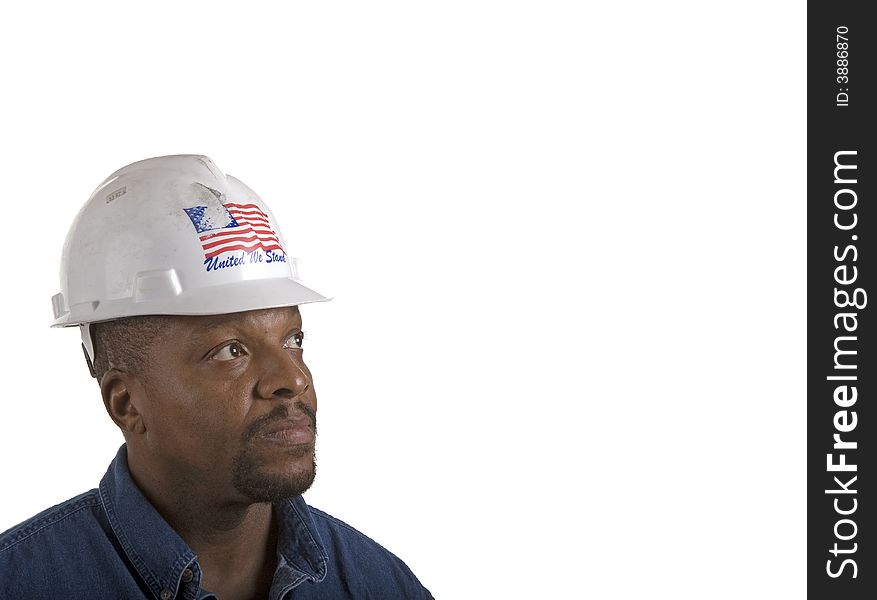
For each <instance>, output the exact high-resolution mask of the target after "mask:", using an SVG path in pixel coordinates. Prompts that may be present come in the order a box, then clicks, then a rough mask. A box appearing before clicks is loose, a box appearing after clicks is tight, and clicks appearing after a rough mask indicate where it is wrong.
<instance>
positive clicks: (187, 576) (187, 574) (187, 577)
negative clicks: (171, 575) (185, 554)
mask: <svg viewBox="0 0 877 600" xmlns="http://www.w3.org/2000/svg"><path fill="white" fill-rule="evenodd" d="M194 578H195V574H194V573H192V569H183V583H189V582H190V581H192V579H194Z"/></svg>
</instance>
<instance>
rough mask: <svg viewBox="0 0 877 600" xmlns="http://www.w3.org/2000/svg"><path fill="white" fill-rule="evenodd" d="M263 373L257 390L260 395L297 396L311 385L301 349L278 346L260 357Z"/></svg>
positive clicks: (263, 396) (266, 396) (274, 396)
mask: <svg viewBox="0 0 877 600" xmlns="http://www.w3.org/2000/svg"><path fill="white" fill-rule="evenodd" d="M259 358H260V362H261V365H260V366H261V374H260V378H259V382H258V384H257V386H256V391H257V393H258V394H259V397H261V398H266V399H272V398H295V397H297V396H300V395H302V394H304V393H305V392H307V391H308V390H309V389H310V387H311V378H310V373H309V372H308V369H307V367H306V366H305V364H304V361H303V360H302V356H301V350H288V349H284V348H278V349H276V350H274V351H272V352H264V353H263V355H262V356H260V357H259Z"/></svg>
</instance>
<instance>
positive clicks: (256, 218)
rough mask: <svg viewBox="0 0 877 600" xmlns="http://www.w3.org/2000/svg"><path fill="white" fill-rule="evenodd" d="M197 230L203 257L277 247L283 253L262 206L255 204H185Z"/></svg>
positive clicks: (274, 248) (209, 257)
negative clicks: (234, 251) (188, 206)
mask: <svg viewBox="0 0 877 600" xmlns="http://www.w3.org/2000/svg"><path fill="white" fill-rule="evenodd" d="M183 210H184V211H186V214H187V215H189V219H191V220H192V225H194V226H195V231H196V232H197V233H198V234H199V236H198V237H199V239H200V240H201V247H202V248H203V249H204V258H205V259H207V260H209V259H211V258H213V257H214V256H218V255H220V254H222V253H223V252H231V251H233V250H243V251H245V252H252V251H253V250H259V249H261V250H264V251H265V252H268V251H269V250H279V251H280V252H283V253H284V254H286V251H285V250H284V249H283V246H281V245H280V240H279V239H278V238H277V234H276V233H274V230H273V229H272V228H271V223H270V222H269V221H268V215H266V214H265V213H264V212H263V211H262V209H260V208H259V207H258V206H257V205H255V204H237V203H235V202H228V203H226V204H219V203H217V204H216V205H215V206H193V207H192V208H184V209H183Z"/></svg>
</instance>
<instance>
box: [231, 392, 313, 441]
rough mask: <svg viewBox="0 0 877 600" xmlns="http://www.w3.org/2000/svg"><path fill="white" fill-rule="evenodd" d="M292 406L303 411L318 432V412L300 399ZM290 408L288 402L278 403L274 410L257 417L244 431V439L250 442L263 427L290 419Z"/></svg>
mask: <svg viewBox="0 0 877 600" xmlns="http://www.w3.org/2000/svg"><path fill="white" fill-rule="evenodd" d="M292 408H294V409H295V410H297V411H300V412H301V413H303V414H304V415H305V416H306V417H307V419H308V422H309V424H310V426H311V428H312V429H313V430H314V435H316V433H317V415H316V413H315V412H314V411H312V410H311V409H310V407H309V406H307V405H306V404H305V403H304V402H302V401H300V400H298V401H296V402H295V403H294V404H293V405H292ZM289 409H290V407H289V405H287V404H278V405H277V406H276V407H274V409H273V410H271V412H269V413H267V414H264V415H262V416H261V417H259V418H258V419H256V420H255V421H253V424H252V425H250V426H249V427H248V428H247V431H246V432H245V433H244V441H245V442H249V441H250V440H252V439H253V438H254V437H256V436H257V435H259V433H260V432H261V431H262V430H263V429H265V428H267V427H270V426H271V425H272V424H273V423H275V422H276V421H287V420H289V413H290V410H289Z"/></svg>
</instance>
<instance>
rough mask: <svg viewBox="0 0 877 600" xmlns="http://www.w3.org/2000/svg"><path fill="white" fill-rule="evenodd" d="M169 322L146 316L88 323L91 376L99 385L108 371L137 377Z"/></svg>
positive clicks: (147, 365) (144, 367)
mask: <svg viewBox="0 0 877 600" xmlns="http://www.w3.org/2000/svg"><path fill="white" fill-rule="evenodd" d="M169 320H170V318H169V317H167V316H158V315H147V316H142V317H126V318H124V319H116V320H113V321H102V322H100V323H92V325H91V339H92V343H93V345H94V361H93V367H94V376H95V378H96V379H97V383H98V385H100V382H101V379H103V376H104V375H105V374H106V372H107V371H109V370H110V369H118V370H119V371H123V372H125V373H130V374H132V375H139V374H141V373H143V371H144V370H146V369H148V368H149V353H150V350H151V349H152V344H153V342H154V341H155V338H156V337H158V334H159V333H160V332H161V331H162V329H164V328H165V327H166V326H167V325H168V323H169Z"/></svg>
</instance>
